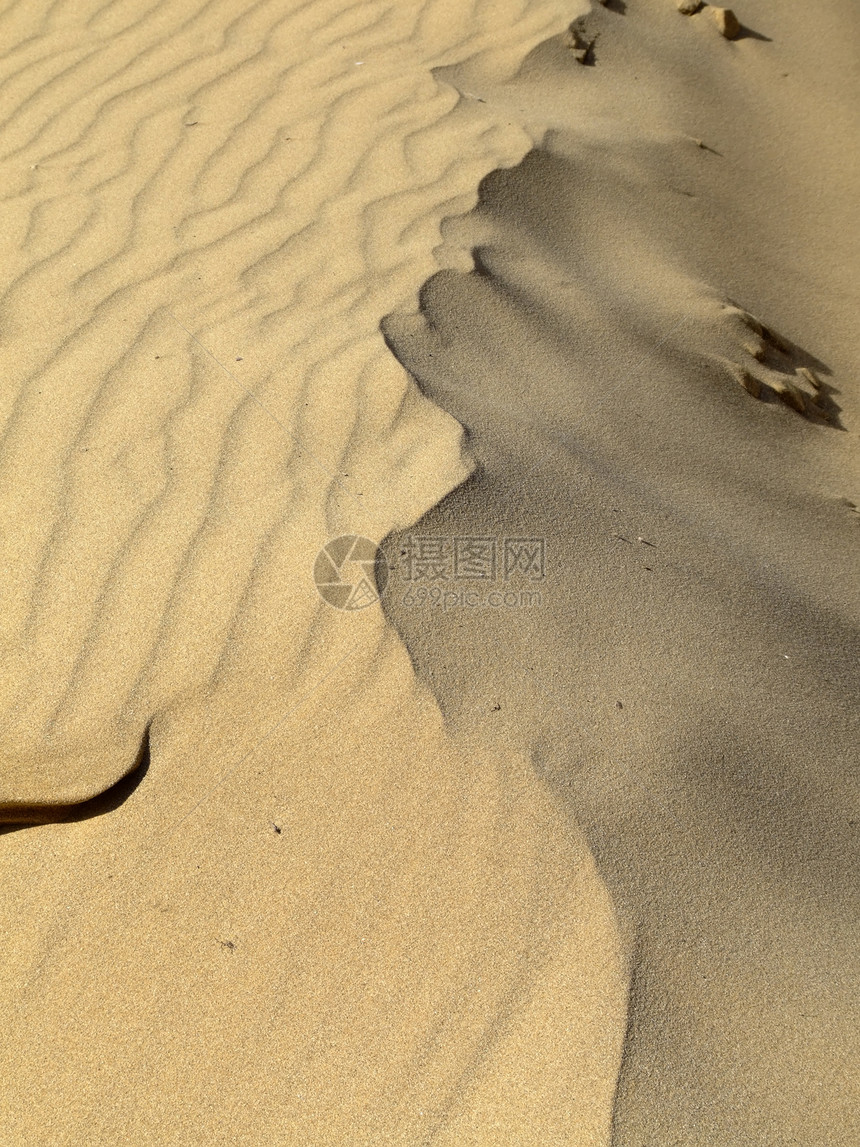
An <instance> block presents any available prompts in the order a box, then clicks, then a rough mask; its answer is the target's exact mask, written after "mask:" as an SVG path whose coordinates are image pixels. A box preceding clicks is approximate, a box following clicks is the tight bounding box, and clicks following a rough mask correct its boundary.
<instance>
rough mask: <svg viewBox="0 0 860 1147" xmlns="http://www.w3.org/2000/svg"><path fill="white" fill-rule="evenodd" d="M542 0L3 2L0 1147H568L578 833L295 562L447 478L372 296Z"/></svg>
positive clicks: (603, 1123)
mask: <svg viewBox="0 0 860 1147" xmlns="http://www.w3.org/2000/svg"><path fill="white" fill-rule="evenodd" d="M563 7H564V6H562V5H560V4H553V3H529V4H521V3H513V2H512V3H507V2H505V3H495V4H493V5H482V4H474V5H468V4H465V5H464V4H460V3H458V4H452V3H447V2H443V3H438V2H435V0H434V2H431V3H423V4H422V3H411V2H410V3H406V4H403V3H398V4H397V5H391V4H385V3H362V4H344V3H343V2H342V0H337V2H330V0H314V2H313V3H286V2H283V0H279V2H278V3H256V4H248V5H239V4H236V3H234V2H231V3H205V4H204V3H198V4H196V5H193V6H188V5H184V4H176V3H160V4H155V5H150V4H144V3H127V4H123V3H113V4H105V3H98V4H96V3H94V4H90V5H87V4H78V3H76V4H74V5H72V4H62V3H61V4H55V5H50V4H49V5H35V6H34V5H26V6H25V5H23V4H12V5H11V6H8V7H7V9H6V10H5V12H4V14H3V22H4V27H3V31H4V42H5V43H6V44H7V45H8V47H7V51H6V55H5V58H4V80H5V82H4V89H3V90H4V95H5V103H4V108H5V121H4V134H3V163H2V171H3V191H4V207H5V211H6V218H7V220H8V225H7V228H6V230H5V235H6V239H5V249H4V255H5V261H4V269H5V281H4V294H3V309H2V331H3V364H4V365H3V372H4V382H5V385H4V388H3V395H4V411H3V416H4V431H3V437H2V443H0V450H2V460H0V466H2V475H3V477H2V483H0V485H2V491H3V492H2V495H0V496H2V503H3V535H2V536H3V544H4V547H5V549H4V559H3V560H4V570H5V573H6V576H5V578H4V581H3V595H4V596H3V609H2V618H3V625H4V669H5V673H4V685H3V689H4V693H3V700H2V714H3V717H2V735H0V761H2V768H0V801H2V804H3V806H4V812H3V816H4V819H5V820H7V821H16V820H17V821H23V822H25V823H28V822H29V823H31V824H32V822H35V821H48V822H50V821H55V822H57V823H44V824H42V825H41V826H39V827H28V828H25V829H18V830H7V831H6V833H5V835H4V836H3V839H2V845H3V848H2V865H3V874H4V909H3V912H4V917H3V932H4V936H5V937H6V947H5V959H4V971H3V987H4V995H5V1000H6V1007H5V1008H4V1015H5V1020H4V1024H3V1028H4V1030H3V1037H2V1046H3V1053H2V1059H3V1066H2V1075H3V1078H4V1095H3V1100H2V1108H0V1110H2V1127H3V1131H2V1137H3V1139H4V1141H5V1142H10V1143H29V1142H40V1143H64V1142H87V1143H105V1144H107V1143H116V1142H119V1141H140V1142H157V1143H165V1144H167V1143H177V1144H179V1143H194V1142H204V1141H205V1142H223V1143H228V1142H229V1143H235V1142H243V1143H259V1142H270V1141H272V1140H274V1141H277V1142H289V1143H302V1144H306V1143H333V1142H340V1143H356V1144H358V1143H368V1144H377V1143H384V1142H388V1143H419V1142H428V1141H430V1140H431V1139H432V1141H434V1142H439V1143H442V1142H450V1143H452V1144H455V1143H456V1144H463V1143H469V1142H475V1143H499V1144H503V1143H508V1142H510V1136H511V1134H512V1133H513V1134H516V1135H518V1136H528V1137H533V1138H534V1141H540V1142H542V1143H550V1142H568V1141H569V1139H570V1137H571V1136H574V1138H575V1140H576V1141H577V1142H582V1143H597V1142H602V1141H604V1139H605V1136H606V1134H607V1129H608V1126H609V1121H610V1113H611V1098H612V1094H613V1090H614V1086H615V1077H616V1074H617V1066H618V1062H619V1056H620V1041H621V1036H622V1032H623V1011H624V994H625V980H624V973H623V969H622V958H621V954H620V952H619V949H618V944H617V936H616V930H615V924H614V920H613V916H612V912H611V909H610V906H609V902H608V897H607V894H606V892H605V889H604V887H603V884H602V882H601V881H600V879H599V878H598V877H597V875H596V873H595V871H594V868H593V862H592V860H591V857H590V854H589V853H588V850H587V848H586V847H585V845H584V843H583V842H582V840H581V837H580V836H579V835H578V834H577V832H576V830H575V828H574V827H573V826H572V825H569V824H568V823H567V817H566V814H565V813H564V812H563V810H561V809H560V808H559V807H558V804H557V802H556V801H555V800H554V798H552V797H551V795H549V794H548V793H547V792H546V791H545V788H544V786H542V784H541V783H540V782H539V781H538V780H537V778H536V777H535V775H534V771H533V769H532V767H531V764H530V763H529V761H528V759H527V758H526V757H524V756H523V755H521V754H517V753H514V752H511V751H510V749H509V748H508V747H506V746H501V747H496V749H495V750H494V751H493V752H490V751H489V750H488V749H487V748H486V747H479V746H475V747H471V748H470V747H467V746H456V745H454V744H453V743H452V742H451V740H450V739H449V737H448V735H447V733H446V732H445V730H444V728H443V726H442V723H441V719H440V715H439V712H438V709H437V707H436V704H435V701H434V700H433V698H432V697H431V696H430V694H429V693H428V692H427V691H426V690H424V689H423V688H422V687H419V686H417V685H416V683H415V680H414V675H413V671H412V667H411V665H410V662H409V660H408V657H407V655H406V652H405V650H404V649H403V647H402V646H401V645H400V643H399V641H398V640H397V639H396V638H395V637H394V636H393V633H392V631H391V629H390V627H389V626H388V624H387V623H386V622H385V620H384V618H383V615H382V614H381V612H380V611H379V609H378V608H375V609H368V610H364V611H352V612H351V611H338V610H335V609H332V608H331V607H330V606H329V605H327V604H325V603H324V602H323V600H322V599H321V597H320V595H319V594H318V593H317V590H316V587H315V585H314V582H313V576H312V573H313V569H314V558H315V555H316V554H317V552H318V551H319V550H320V548H321V547H322V546H323V545H324V544H325V543H326V542H328V541H329V539H332V538H336V537H338V535H340V534H344V533H350V534H362V535H365V536H367V537H369V538H371V539H376V540H378V539H380V538H382V537H383V536H384V535H385V534H386V533H388V532H389V531H390V530H392V529H394V528H399V527H403V526H405V525H407V524H409V523H410V522H412V521H414V520H415V519H416V518H417V517H418V516H419V515H420V514H421V513H423V512H424V511H425V510H427V509H428V508H429V507H430V506H432V505H433V504H434V502H436V501H438V499H439V498H441V497H442V496H443V495H444V494H445V493H447V492H448V491H449V490H450V489H452V488H453V487H454V486H455V485H456V484H457V483H459V482H460V481H461V480H462V479H463V478H464V477H465V476H466V475H467V474H468V472H469V469H470V466H471V463H470V462H469V461H468V459H467V458H466V456H465V455H464V453H463V449H462V443H461V428H460V426H459V424H458V423H456V422H455V421H454V420H453V419H452V418H451V417H450V416H448V415H446V414H444V413H443V412H442V411H441V410H440V409H439V408H438V407H437V406H435V405H433V404H432V403H431V402H429V401H428V400H427V399H425V398H423V397H422V396H421V395H420V394H419V392H418V390H417V389H416V387H415V384H414V382H413V381H412V380H411V379H410V378H409V377H408V376H407V374H406V373H405V372H404V370H403V369H402V367H401V366H399V364H398V363H397V362H396V361H395V359H394V358H393V356H392V355H391V354H390V352H389V351H388V350H387V348H386V346H385V343H384V341H383V337H382V335H381V333H380V330H379V323H380V319H381V317H382V315H384V314H386V313H388V312H391V311H392V310H396V309H398V308H404V309H406V310H412V309H414V307H415V305H416V303H417V290H418V287H419V286H420V284H421V282H422V281H423V280H424V279H425V278H426V277H427V276H428V274H430V273H431V272H432V271H433V270H434V269H435V268H436V267H438V263H437V262H436V261H435V258H434V254H433V249H434V247H435V246H436V245H437V244H438V243H439V226H440V221H441V219H442V217H443V216H444V215H446V214H450V213H452V212H453V213H458V212H462V211H464V210H466V209H468V208H469V207H470V206H472V205H473V204H474V202H475V200H476V192H477V185H478V182H479V180H480V178H481V177H482V176H483V175H485V174H486V173H487V172H488V171H490V170H492V169H494V168H496V167H498V166H499V165H504V164H510V163H514V162H516V161H518V160H519V159H520V158H521V156H522V155H523V154H524V153H525V152H526V151H527V150H528V148H529V147H530V146H531V144H532V142H533V140H532V136H531V135H530V134H529V133H528V131H527V130H526V128H525V127H524V126H523V125H522V124H521V123H520V122H519V121H518V120H513V121H512V120H510V118H509V117H507V116H506V115H504V114H497V113H496V112H495V111H494V110H493V109H489V108H487V107H485V105H483V104H482V103H481V102H480V101H479V100H477V99H474V98H470V97H469V96H464V95H461V93H460V92H458V90H457V89H456V88H455V87H453V86H451V85H450V84H449V83H446V82H445V81H444V80H443V79H441V78H434V75H433V69H438V68H446V67H450V66H452V65H454V64H457V63H460V62H462V61H464V60H466V59H468V60H470V61H471V62H470V74H472V75H474V77H476V78H481V77H483V78H493V79H496V80H498V79H500V78H502V77H503V76H504V75H505V74H506V73H510V72H511V71H513V70H514V69H515V67H516V66H517V65H518V64H519V62H520V61H521V60H522V58H523V57H524V56H525V54H526V53H527V52H528V51H529V50H530V49H531V48H532V47H533V46H534V45H535V44H537V43H539V42H540V41H542V40H543V39H545V38H546V37H547V36H548V35H550V34H552V33H553V32H554V31H558V30H559V29H561V28H563V27H564V24H565V19H566V13H565V12H564V11H563ZM135 768H136V769H137V771H136V773H135V774H134V775H133V776H132V777H130V778H129V780H128V781H127V782H120V784H119V785H118V786H117V787H115V788H109V786H112V785H114V782H117V781H118V780H119V778H121V777H123V775H124V774H126V773H128V772H129V770H132V769H135ZM108 789H109V791H107V792H105V790H108ZM100 793H104V795H103V796H101V797H100V796H98V795H97V794H100ZM87 798H93V799H89V800H87ZM82 801H84V802H87V803H84V804H82V805H79V807H77V808H69V807H68V806H69V805H70V804H76V803H78V802H82ZM512 1129H514V1130H513V1131H512Z"/></svg>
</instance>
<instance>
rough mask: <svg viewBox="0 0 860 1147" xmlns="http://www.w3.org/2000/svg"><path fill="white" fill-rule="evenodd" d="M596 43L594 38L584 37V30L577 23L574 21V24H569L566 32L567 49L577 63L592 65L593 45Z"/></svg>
mask: <svg viewBox="0 0 860 1147" xmlns="http://www.w3.org/2000/svg"><path fill="white" fill-rule="evenodd" d="M596 43H597V37H596V36H594V37H593V38H592V39H588V38H587V37H586V35H585V29H584V28H583V27H582V25H581V24H580V23H579V21H574V23H573V24H571V26H570V28H569V29H568V32H567V47H568V51H570V52H571V53H572V54H573V57H574V59H575V60H576V61H577V63H580V64H593V63H594V45H595V44H596Z"/></svg>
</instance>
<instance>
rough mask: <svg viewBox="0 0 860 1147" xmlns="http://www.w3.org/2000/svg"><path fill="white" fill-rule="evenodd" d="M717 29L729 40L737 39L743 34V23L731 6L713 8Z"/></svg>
mask: <svg viewBox="0 0 860 1147" xmlns="http://www.w3.org/2000/svg"><path fill="white" fill-rule="evenodd" d="M712 11H713V14H714V20H715V21H716V24H717V29H718V30H719V33H720V35H721V36H725V38H726V39H727V40H736V39H737V38H738V36H740V34H741V24H740V20H738V18H737V16H736V15H735V14H734V12H733V11H732V10H731V8H714V9H712Z"/></svg>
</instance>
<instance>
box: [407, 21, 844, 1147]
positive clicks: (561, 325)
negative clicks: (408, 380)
mask: <svg viewBox="0 0 860 1147" xmlns="http://www.w3.org/2000/svg"><path fill="white" fill-rule="evenodd" d="M622 8H625V6H624V5H617V6H615V7H614V8H613V7H611V6H607V10H606V11H601V10H600V9H597V10H595V11H594V12H593V13H591V14H590V15H589V16H588V17H587V18H586V19H585V21H584V22H582V24H580V26H579V27H580V29H581V30H580V32H579V41H582V40H586V41H589V42H591V41H593V42H594V60H593V67H589V66H587V65H585V66H581V65H579V64H578V63H577V64H575V65H574V66H571V61H570V55H571V40H570V38H569V37H568V38H565V37H557V38H555V39H554V40H553V41H551V42H549V43H547V44H545V45H543V46H541V47H540V48H538V49H537V50H536V51H535V52H534V53H532V55H531V56H530V58H529V60H528V61H527V63H526V65H525V66H524V67H523V69H522V70H521V72H520V74H519V76H518V79H517V81H516V83H515V84H513V85H509V86H508V87H506V88H505V89H504V90H503V91H501V90H500V91H498V92H497V91H495V90H492V91H491V90H489V89H487V90H483V91H482V94H483V95H484V96H485V97H486V98H488V101H490V102H492V101H493V100H494V99H498V101H499V102H500V103H501V102H503V101H505V102H507V104H508V106H517V107H520V108H531V107H539V106H542V107H545V108H547V109H551V110H552V112H553V121H552V122H551V124H550V126H551V129H552V130H551V132H550V134H549V135H548V137H547V139H546V140H545V141H544V142H543V144H542V146H541V147H539V148H537V149H535V150H534V151H533V152H532V153H530V154H529V155H528V156H527V157H526V158H525V159H524V161H523V162H522V163H521V164H520V165H518V166H517V167H516V168H515V169H513V170H510V171H503V172H497V173H494V174H493V175H491V176H489V177H488V178H487V179H486V180H485V181H484V183H483V185H482V190H481V204H480V206H479V208H478V209H477V210H476V211H475V212H474V213H472V214H471V215H470V216H469V217H468V218H466V219H459V220H451V221H449V222H447V223H446V224H445V232H446V235H447V237H448V239H449V241H450V242H455V241H456V242H457V243H459V244H461V245H462V246H464V247H467V248H468V247H471V248H472V249H473V250H474V253H475V256H474V258H475V265H474V270H472V272H471V273H469V274H463V273H457V272H454V271H444V272H442V273H439V274H438V275H436V276H434V277H433V278H432V279H431V280H430V281H429V282H428V283H427V284H426V285H425V288H424V289H423V291H422V306H421V313H420V314H419V315H416V316H413V317H410V318H402V317H399V316H392V317H391V318H390V319H388V320H387V321H386V323H385V331H386V336H387V338H388V340H389V343H390V345H391V346H392V348H393V349H394V350H395V353H397V355H398V357H400V359H401V361H403V362H404V363H405V364H406V365H407V366H408V367H409V369H410V370H411V371H412V372H413V373H414V374H415V376H416V377H417V378H418V379H419V381H420V383H421V385H422V388H423V389H424V390H425V393H427V394H428V395H429V396H430V397H432V398H433V399H434V400H435V401H437V402H439V403H440V404H441V405H443V406H444V407H445V409H447V410H449V411H450V412H451V413H452V414H454V415H455V417H457V418H458V419H459V420H460V421H461V422H462V423H463V424H464V426H465V427H466V428H467V430H468V431H469V444H470V449H471V450H472V452H473V453H474V455H475V457H476V460H477V462H478V470H477V472H476V474H475V476H474V477H473V478H472V479H470V481H469V482H467V483H466V484H465V485H464V486H463V487H462V488H460V489H458V490H457V491H455V492H454V493H453V494H451V495H450V496H449V497H447V498H446V499H445V500H443V502H442V503H441V504H440V505H439V506H438V507H437V508H435V509H434V510H433V511H431V512H430V513H429V514H428V515H427V516H426V517H425V518H424V519H423V520H422V522H421V523H419V525H418V526H416V527H415V528H414V530H409V531H406V532H405V533H404V534H401V535H399V536H398V537H396V538H395V539H392V542H391V547H390V552H391V553H392V554H395V553H396V552H397V551H398V549H403V548H405V547H407V546H408V545H409V538H410V537H411V536H413V535H420V536H422V537H425V538H426V539H429V541H428V542H427V544H428V545H429V544H430V543H431V542H435V543H437V544H447V545H449V546H453V544H454V542H453V538H455V537H457V536H461V537H462V536H470V535H471V536H477V537H480V536H490V537H493V536H495V537H497V538H498V539H499V544H500V545H501V544H502V542H503V540H504V538H505V536H509V537H525V538H529V537H531V538H537V539H543V540H544V543H545V565H546V573H545V577H544V578H543V579H541V581H540V582H539V588H540V590H541V599H540V601H539V602H538V603H537V604H535V602H534V601H533V600H532V599H529V601H528V603H527V604H526V605H525V606H523V605H522V604H521V603H520V601H519V600H518V598H517V595H516V593H514V594H513V595H512V598H511V602H510V605H511V608H480V607H481V606H482V605H483V606H487V605H492V601H491V600H490V599H489V598H486V599H484V598H481V597H480V595H477V597H476V598H475V599H473V601H476V602H477V607H476V608H468V607H464V606H461V605H459V604H458V603H457V602H456V601H454V600H453V599H452V600H451V604H450V605H449V606H448V607H447V608H443V606H444V604H445V603H444V601H443V602H442V603H440V605H439V607H438V608H436V607H433V605H432V603H429V604H428V605H427V606H425V607H421V608H416V606H415V605H414V604H413V601H414V599H408V600H407V599H405V597H404V596H403V595H399V596H398V595H388V596H387V597H386V608H387V610H388V612H389V615H390V616H391V617H392V619H393V620H394V621H395V622H396V624H397V626H398V629H399V630H400V632H401V634H402V635H403V637H404V639H405V640H406V643H407V646H408V648H409V650H410V653H411V654H412V657H413V660H414V661H415V664H416V666H417V667H418V670H419V674H420V675H421V676H422V677H423V678H424V679H425V680H426V681H427V682H428V683H429V684H430V685H431V686H432V688H433V689H434V691H435V693H436V695H437V697H438V698H439V699H440V702H441V704H442V708H443V712H444V713H445V714H446V717H447V718H448V720H449V721H450V722H451V723H452V724H453V725H454V727H456V728H459V729H468V730H474V729H476V728H483V729H486V730H489V729H493V730H495V731H496V733H497V734H498V731H499V730H500V729H502V730H504V735H505V736H506V737H507V738H508V740H509V743H511V744H513V745H520V746H522V747H523V748H524V749H527V750H528V751H530V752H532V753H533V754H534V755H535V758H536V759H537V760H538V761H539V762H540V766H541V767H542V770H543V775H544V776H545V777H546V779H547V780H548V782H549V783H550V784H551V786H552V787H553V789H554V790H555V791H556V792H557V793H558V794H559V795H560V796H561V797H562V798H563V799H564V801H565V802H566V804H567V806H568V807H569V808H570V809H571V811H572V812H573V813H574V814H575V816H576V817H577V819H578V821H579V822H580V823H581V824H582V825H583V827H584V829H585V832H586V836H587V838H588V840H589V843H590V845H591V847H592V850H593V852H594V855H595V857H596V859H597V863H598V868H599V871H600V872H601V874H602V875H603V876H604V877H605V879H606V881H607V884H608V886H609V888H610V891H611V893H612V896H613V900H614V903H615V905H616V907H617V909H618V911H619V914H620V918H621V926H622V928H623V931H624V934H625V936H626V937H627V942H628V944H629V950H630V952H631V967H632V971H633V982H632V990H631V998H630V1020H629V1027H628V1035H627V1042H626V1045H625V1054H624V1062H623V1068H622V1072H621V1077H620V1083H619V1091H618V1096H617V1102H616V1107H615V1112H614V1126H613V1132H614V1140H615V1141H616V1142H617V1143H619V1144H640V1143H649V1144H651V1143H653V1144H661V1145H662V1144H670V1143H684V1144H702V1145H703V1147H704V1145H705V1144H708V1145H712V1144H726V1145H728V1144H735V1143H756V1144H768V1145H770V1144H777V1143H780V1144H781V1143H789V1142H803V1143H816V1144H819V1143H820V1144H822V1145H823V1144H830V1143H845V1144H848V1143H850V1142H853V1140H854V1139H855V1138H856V1125H855V1118H854V1107H855V1105H856V1079H855V1078H854V1076H853V1074H852V1069H851V1066H850V1065H851V1063H852V1060H853V1059H854V1058H855V1057H856V1050H857V1048H856V1024H855V1011H854V1008H853V1005H852V1004H851V1003H850V998H851V995H852V993H853V992H854V990H855V988H856V973H857V961H856V958H855V956H854V955H853V950H854V948H855V946H856V945H855V935H856V929H855V920H856V913H857V903H856V895H855V892H854V889H855V888H856V877H857V872H858V863H857V862H858V856H857V846H856V835H855V833H854V827H853V826H854V825H855V824H856V819H855V818H856V807H857V786H856V758H857V745H858V722H857V715H858V712H857V695H858V677H857V666H858V664H860V660H858V654H860V644H858V638H857V634H858V629H857V623H858V594H857V568H858V565H857V523H858V519H857V514H856V505H857V504H858V498H857V494H856V491H857V488H858V477H860V469H858V461H860V452H858V449H857V417H858V413H860V412H858V398H860V395H859V394H858V365H860V364H858V360H857V342H856V319H855V316H856V313H857V305H858V290H857V274H856V272H857V266H858V263H857V260H856V257H855V256H856V237H857V234H858V230H857V217H856V195H855V194H854V191H853V186H854V185H855V184H854V183H852V179H853V180H856V148H854V147H853V144H852V143H851V140H852V139H853V138H854V137H855V136H856V127H857V125H856V115H854V113H849V114H847V113H846V109H847V108H849V107H853V108H854V109H855V110H856V107H857V100H856V95H857V84H856V79H857V69H856V60H853V59H852V60H850V61H849V60H847V59H846V55H845V53H844V50H843V46H844V43H845V42H847V40H848V39H849V38H850V35H856V19H855V14H854V13H853V11H851V10H849V8H848V6H846V5H838V4H836V5H830V6H828V15H827V17H822V20H823V22H822V25H821V26H819V27H818V28H817V33H816V36H817V38H814V39H815V42H814V43H812V41H811V39H810V36H809V25H808V23H807V15H808V12H807V9H806V7H805V6H804V5H802V4H784V5H780V6H779V11H778V12H777V10H776V9H773V10H771V9H769V8H767V7H766V6H764V5H758V6H757V5H752V4H750V5H744V7H743V9H741V6H740V5H738V12H739V14H740V15H742V16H743V19H744V21H745V22H746V21H747V20H748V23H749V25H751V26H752V30H753V31H755V33H756V35H752V34H748V35H746V36H744V37H743V38H742V39H740V40H738V41H737V43H728V42H724V41H723V40H722V39H721V38H720V36H719V35H718V34H717V32H716V31H715V27H714V25H713V23H712V22H711V21H710V18H709V16H708V13H707V11H703V12H702V13H701V15H700V16H697V17H692V18H686V17H681V16H680V15H679V14H678V13H677V12H675V11H674V6H673V5H661V4H658V3H656V2H655V3H650V4H645V3H642V4H633V3H632V2H631V3H629V4H627V5H626V10H625V11H621V9H622ZM850 28H853V29H854V32H853V33H849V31H848V30H849V29H850ZM765 37H766V38H765ZM825 74H826V75H827V77H828V79H827V80H826V81H823V82H822V86H821V88H820V89H818V88H817V87H816V85H817V83H818V77H819V76H824V75H825ZM813 91H815V92H816V93H817V94H816V95H815V96H813V95H812V94H811V93H812V92H813ZM819 96H820V102H819ZM825 186H826V192H824V191H823V188H824V187H825ZM476 316H477V317H476ZM753 316H758V317H755V318H754V317H753ZM499 580H502V579H501V575H500V577H499ZM515 584H516V583H515V578H514V577H513V576H512V577H511V580H510V582H509V585H510V586H515ZM472 585H474V586H477V587H478V589H480V588H481V586H480V583H479V582H473V583H472ZM506 588H507V587H506ZM431 619H432V620H431ZM487 650H495V651H497V653H496V656H495V657H494V658H493V659H492V660H491V661H490V663H489V665H488V663H487V662H488V659H487V653H486V651H487Z"/></svg>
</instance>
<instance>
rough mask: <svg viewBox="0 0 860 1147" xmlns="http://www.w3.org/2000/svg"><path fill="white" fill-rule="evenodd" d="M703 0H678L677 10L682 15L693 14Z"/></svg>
mask: <svg viewBox="0 0 860 1147" xmlns="http://www.w3.org/2000/svg"><path fill="white" fill-rule="evenodd" d="M703 3H704V0H678V11H679V12H680V13H681V15H682V16H695V15H696V13H697V12H698V11H699V9H700V8H701V7H702V4H703Z"/></svg>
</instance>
